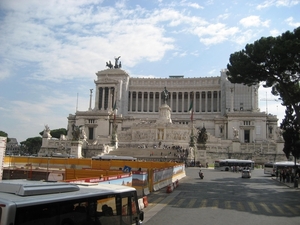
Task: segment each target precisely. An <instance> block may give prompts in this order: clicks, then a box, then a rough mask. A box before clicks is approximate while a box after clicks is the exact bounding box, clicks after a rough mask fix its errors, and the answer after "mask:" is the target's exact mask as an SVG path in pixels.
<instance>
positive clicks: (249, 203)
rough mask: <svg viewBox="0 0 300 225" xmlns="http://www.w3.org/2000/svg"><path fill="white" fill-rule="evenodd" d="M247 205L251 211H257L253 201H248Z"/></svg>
mask: <svg viewBox="0 0 300 225" xmlns="http://www.w3.org/2000/svg"><path fill="white" fill-rule="evenodd" d="M248 205H249V207H250V209H251V210H252V211H253V212H257V211H258V210H257V208H256V206H255V204H254V203H253V202H248Z"/></svg>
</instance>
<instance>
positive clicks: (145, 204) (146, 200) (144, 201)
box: [143, 196, 148, 208]
mask: <svg viewBox="0 0 300 225" xmlns="http://www.w3.org/2000/svg"><path fill="white" fill-rule="evenodd" d="M143 203H144V206H145V208H146V207H147V206H148V198H147V196H144V197H143Z"/></svg>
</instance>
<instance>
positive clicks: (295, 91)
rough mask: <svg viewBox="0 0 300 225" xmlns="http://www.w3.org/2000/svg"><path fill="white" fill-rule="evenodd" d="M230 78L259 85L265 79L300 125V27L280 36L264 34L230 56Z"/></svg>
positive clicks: (273, 92) (228, 65)
mask: <svg viewBox="0 0 300 225" xmlns="http://www.w3.org/2000/svg"><path fill="white" fill-rule="evenodd" d="M229 62H230V63H229V64H227V69H228V72H227V75H228V79H229V81H230V82H232V83H242V84H245V85H249V86H250V85H255V84H259V83H260V82H264V87H272V94H273V95H276V96H280V98H281V100H282V102H283V105H285V106H288V105H291V106H292V107H293V109H294V111H295V114H296V119H297V122H298V124H300V86H299V84H300V27H298V28H296V29H295V30H294V31H293V32H290V31H287V32H285V33H283V34H282V35H280V36H278V37H262V38H260V39H259V40H257V41H255V42H254V43H253V44H247V45H246V46H245V49H243V50H241V51H239V52H235V53H233V54H231V55H230V58H229Z"/></svg>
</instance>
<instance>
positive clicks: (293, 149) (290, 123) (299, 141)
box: [280, 106, 300, 159]
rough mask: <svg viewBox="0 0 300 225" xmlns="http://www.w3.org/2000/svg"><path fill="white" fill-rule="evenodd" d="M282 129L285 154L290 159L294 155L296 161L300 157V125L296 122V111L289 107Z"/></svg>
mask: <svg viewBox="0 0 300 225" xmlns="http://www.w3.org/2000/svg"><path fill="white" fill-rule="evenodd" d="M280 128H281V129H282V130H283V134H282V136H283V138H284V140H285V142H284V148H283V152H284V153H285V155H286V157H287V158H289V156H290V154H292V155H293V156H294V157H295V158H296V159H299V157H300V146H299V145H300V125H299V124H298V123H297V121H296V116H295V113H294V110H293V108H292V107H291V106H287V108H286V112H285V118H284V119H283V120H282V123H281V125H280Z"/></svg>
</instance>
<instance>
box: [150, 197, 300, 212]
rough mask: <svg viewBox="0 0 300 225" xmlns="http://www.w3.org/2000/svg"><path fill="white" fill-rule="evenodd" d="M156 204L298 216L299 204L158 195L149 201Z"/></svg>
mask: <svg viewBox="0 0 300 225" xmlns="http://www.w3.org/2000/svg"><path fill="white" fill-rule="evenodd" d="M158 204H163V205H165V206H167V205H169V206H172V207H178V208H199V209H203V208H210V209H212V210H214V209H228V210H238V211H244V212H252V213H257V214H267V215H283V216H300V204H299V205H292V204H278V203H275V202H253V201H228V200H218V199H196V198H165V197H163V196H159V197H157V198H154V199H152V201H151V202H149V207H153V206H155V205H158Z"/></svg>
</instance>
